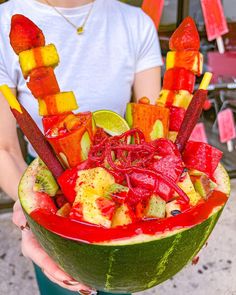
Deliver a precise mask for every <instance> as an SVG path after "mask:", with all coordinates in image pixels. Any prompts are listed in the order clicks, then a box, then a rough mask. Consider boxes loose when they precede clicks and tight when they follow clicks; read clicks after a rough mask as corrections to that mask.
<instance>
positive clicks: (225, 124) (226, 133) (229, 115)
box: [217, 109, 236, 152]
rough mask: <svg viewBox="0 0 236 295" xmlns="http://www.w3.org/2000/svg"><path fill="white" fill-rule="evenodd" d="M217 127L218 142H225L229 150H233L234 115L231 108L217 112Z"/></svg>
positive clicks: (235, 134)
mask: <svg viewBox="0 0 236 295" xmlns="http://www.w3.org/2000/svg"><path fill="white" fill-rule="evenodd" d="M217 119H218V127H219V134H220V142H222V143H227V146H228V150H229V152H232V151H233V150H234V146H233V141H232V139H234V138H235V137H236V132H235V128H236V126H235V123H234V115H233V112H232V110H231V109H225V110H223V111H221V112H219V113H218V116H217Z"/></svg>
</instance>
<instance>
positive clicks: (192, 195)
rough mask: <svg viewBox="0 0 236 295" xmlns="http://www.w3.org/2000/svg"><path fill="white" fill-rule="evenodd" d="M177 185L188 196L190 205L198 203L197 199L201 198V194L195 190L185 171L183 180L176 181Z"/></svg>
mask: <svg viewBox="0 0 236 295" xmlns="http://www.w3.org/2000/svg"><path fill="white" fill-rule="evenodd" d="M178 186H179V187H180V188H181V189H182V190H183V191H184V192H185V193H186V195H187V196H188V197H189V200H190V205H192V206H194V205H196V204H197V203H198V201H199V200H201V196H200V195H199V194H198V193H197V192H196V191H195V189H194V185H193V183H192V180H191V178H190V176H189V174H188V173H186V177H185V178H184V181H180V182H178Z"/></svg>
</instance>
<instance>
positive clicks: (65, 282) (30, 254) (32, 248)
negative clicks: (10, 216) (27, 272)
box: [21, 228, 96, 294]
mask: <svg viewBox="0 0 236 295" xmlns="http://www.w3.org/2000/svg"><path fill="white" fill-rule="evenodd" d="M21 248H22V253H23V255H24V256H25V257H27V258H30V259H31V260H32V261H33V262H34V263H35V264H36V265H38V266H39V267H40V268H41V269H42V270H43V273H44V274H45V275H46V276H47V277H48V278H49V279H50V280H51V281H52V282H54V283H56V284H58V285H59V286H61V287H63V288H66V289H68V290H70V291H81V290H82V291H83V292H88V293H86V294H96V293H91V292H93V291H92V290H91V289H90V288H89V287H87V286H85V285H83V284H81V283H79V282H77V281H75V280H74V279H73V278H72V277H71V276H70V275H68V274H66V273H65V272H64V271H63V270H61V269H60V268H59V267H58V265H57V264H56V263H55V262H54V261H53V260H52V259H51V258H50V257H49V256H48V254H47V253H46V252H45V251H44V250H43V248H42V247H41V246H40V244H39V243H38V242H37V240H36V238H35V237H34V235H33V233H32V232H31V231H30V230H27V229H26V228H25V229H24V230H22V244H21ZM82 294H83V293H82ZM84 294H85V293H84Z"/></svg>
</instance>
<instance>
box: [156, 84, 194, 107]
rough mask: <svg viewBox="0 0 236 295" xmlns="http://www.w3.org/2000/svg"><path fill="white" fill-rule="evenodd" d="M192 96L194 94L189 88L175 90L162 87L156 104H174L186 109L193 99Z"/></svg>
mask: <svg viewBox="0 0 236 295" xmlns="http://www.w3.org/2000/svg"><path fill="white" fill-rule="evenodd" d="M192 97H193V95H192V94H191V93H190V92H188V91H187V90H178V91H174V90H167V89H162V90H161V92H160V96H159V98H158V99H157V101H156V104H157V105H159V106H163V107H165V106H167V107H169V106H170V105H173V106H175V107H180V108H184V109H185V110H186V109H187V108H188V106H189V104H190V102H191V100H192Z"/></svg>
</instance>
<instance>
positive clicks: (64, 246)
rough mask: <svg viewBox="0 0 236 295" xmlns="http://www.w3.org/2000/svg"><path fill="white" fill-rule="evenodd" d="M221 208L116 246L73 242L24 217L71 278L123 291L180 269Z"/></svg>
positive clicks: (145, 285)
mask: <svg viewBox="0 0 236 295" xmlns="http://www.w3.org/2000/svg"><path fill="white" fill-rule="evenodd" d="M222 210H223V208H221V209H220V210H219V211H218V212H217V213H215V214H214V215H212V216H211V217H209V218H208V219H207V220H205V221H204V222H202V223H201V224H198V225H196V226H194V227H192V228H190V229H186V230H181V231H179V232H177V233H175V234H173V235H171V236H168V237H165V238H161V239H156V240H153V241H150V242H145V243H135V244H128V245H119V246H116V245H98V244H85V243H81V242H77V241H72V240H69V239H66V238H63V237H61V236H59V235H56V234H54V233H52V232H50V231H48V230H47V229H45V228H43V227H42V226H40V225H39V224H38V223H36V222H35V221H34V220H33V219H32V218H31V217H30V216H29V215H28V214H27V213H26V216H27V219H28V222H29V224H30V227H31V229H32V231H33V233H34V234H35V235H36V237H37V240H38V241H39V242H40V244H41V245H42V247H43V248H44V249H45V251H46V252H47V253H48V254H49V255H50V256H51V257H52V258H53V259H54V260H55V261H56V262H57V263H58V264H59V265H60V266H61V267H62V268H63V269H64V270H65V271H66V272H67V273H69V274H70V275H71V276H72V277H73V278H75V279H76V280H78V281H80V282H83V283H84V284H87V285H90V286H92V287H94V288H95V289H97V290H100V291H106V292H112V293H117V294H122V293H134V292H139V291H143V290H146V289H148V288H151V287H154V286H156V285H158V284H160V283H162V282H163V281H165V280H167V279H170V278H171V277H172V276H174V275H175V274H176V273H177V272H179V271H180V270H181V269H182V268H183V267H184V266H185V265H186V264H187V263H188V262H189V261H191V259H193V258H194V257H195V256H196V254H197V253H198V252H199V250H200V249H201V248H202V246H203V245H204V244H205V243H206V241H207V239H208V237H209V235H210V233H211V232H212V230H213V228H214V226H215V224H216V222H217V220H218V218H219V216H220V214H221V212H222Z"/></svg>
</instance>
